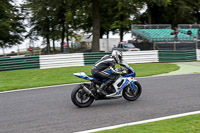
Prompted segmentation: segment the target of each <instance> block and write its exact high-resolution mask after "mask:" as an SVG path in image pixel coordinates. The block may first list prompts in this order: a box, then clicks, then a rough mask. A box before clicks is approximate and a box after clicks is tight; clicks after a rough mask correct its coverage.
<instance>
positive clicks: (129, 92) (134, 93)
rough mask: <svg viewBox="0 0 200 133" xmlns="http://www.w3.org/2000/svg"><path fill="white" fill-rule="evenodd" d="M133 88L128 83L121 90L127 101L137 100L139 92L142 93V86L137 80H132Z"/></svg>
mask: <svg viewBox="0 0 200 133" xmlns="http://www.w3.org/2000/svg"><path fill="white" fill-rule="evenodd" d="M134 85H135V90H133V89H132V87H131V86H130V85H128V86H126V87H125V88H124V90H123V93H122V95H123V97H124V98H125V99H126V100H128V101H135V100H137V99H138V98H139V97H140V95H141V93H142V87H141V85H140V83H139V82H138V81H136V82H134Z"/></svg>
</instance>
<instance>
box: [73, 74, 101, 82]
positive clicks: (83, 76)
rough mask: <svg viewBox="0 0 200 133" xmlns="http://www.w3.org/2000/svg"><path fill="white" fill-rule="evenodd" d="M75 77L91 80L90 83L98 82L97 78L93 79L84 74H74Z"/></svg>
mask: <svg viewBox="0 0 200 133" xmlns="http://www.w3.org/2000/svg"><path fill="white" fill-rule="evenodd" d="M74 76H76V77H79V78H82V79H86V80H90V81H92V80H98V79H97V78H92V77H90V76H88V75H86V74H85V73H84V72H79V73H74Z"/></svg>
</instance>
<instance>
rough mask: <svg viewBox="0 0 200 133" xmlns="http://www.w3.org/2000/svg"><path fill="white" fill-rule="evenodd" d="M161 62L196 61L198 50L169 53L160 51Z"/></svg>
mask: <svg viewBox="0 0 200 133" xmlns="http://www.w3.org/2000/svg"><path fill="white" fill-rule="evenodd" d="M158 53H159V62H184V61H196V60H197V58H196V50H187V51H171V50H170V51H169V50H165V51H164V50H159V52H158Z"/></svg>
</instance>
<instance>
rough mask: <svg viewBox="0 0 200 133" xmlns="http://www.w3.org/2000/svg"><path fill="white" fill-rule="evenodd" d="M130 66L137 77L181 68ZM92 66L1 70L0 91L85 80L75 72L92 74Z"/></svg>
mask: <svg viewBox="0 0 200 133" xmlns="http://www.w3.org/2000/svg"><path fill="white" fill-rule="evenodd" d="M130 66H131V67H132V68H134V69H135V71H136V76H137V77H143V76H151V75H157V74H162V73H168V72H171V71H175V70H177V69H179V67H178V66H177V65H175V64H168V63H143V64H130ZM91 68H92V66H81V67H63V68H52V69H33V70H16V71H6V72H0V91H8V90H15V89H23V88H32V87H40V86H49V85H58V84H69V83H78V82H85V81H86V80H84V79H80V78H77V77H75V76H73V73H76V72H85V73H86V74H88V75H90V74H91V73H90V71H91Z"/></svg>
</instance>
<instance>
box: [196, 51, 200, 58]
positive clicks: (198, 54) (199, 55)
mask: <svg viewBox="0 0 200 133" xmlns="http://www.w3.org/2000/svg"><path fill="white" fill-rule="evenodd" d="M196 53H197V60H200V49H197V51H196Z"/></svg>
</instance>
